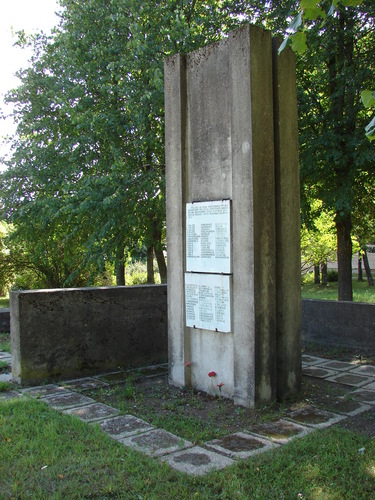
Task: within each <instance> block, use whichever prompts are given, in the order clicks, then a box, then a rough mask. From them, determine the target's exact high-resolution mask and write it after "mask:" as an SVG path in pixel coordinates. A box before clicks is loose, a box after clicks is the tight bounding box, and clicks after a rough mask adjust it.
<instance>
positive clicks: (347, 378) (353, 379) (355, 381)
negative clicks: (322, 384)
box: [325, 372, 374, 387]
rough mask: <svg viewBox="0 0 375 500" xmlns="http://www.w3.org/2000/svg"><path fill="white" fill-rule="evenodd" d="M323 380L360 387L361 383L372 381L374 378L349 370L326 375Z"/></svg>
mask: <svg viewBox="0 0 375 500" xmlns="http://www.w3.org/2000/svg"><path fill="white" fill-rule="evenodd" d="M325 380H328V381H329V382H336V383H337V384H344V385H350V386H352V387H362V386H363V385H366V384H370V383H371V382H374V379H373V378H371V377H363V376H362V375H357V374H355V373H350V372H346V373H342V374H340V375H336V376H334V377H328V378H326V379H325Z"/></svg>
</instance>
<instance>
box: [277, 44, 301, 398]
mask: <svg viewBox="0 0 375 500" xmlns="http://www.w3.org/2000/svg"><path fill="white" fill-rule="evenodd" d="M278 48H279V42H278V40H276V39H274V40H273V69H274V78H273V97H274V123H275V188H276V211H275V212H276V366H277V377H276V379H277V397H278V399H279V400H283V399H285V398H288V397H290V396H292V395H295V394H296V393H297V392H298V391H299V389H300V388H301V380H302V377H301V349H300V346H301V293H300V270H301V263H300V261H301V249H300V197H299V192H300V188H299V163H298V118H297V116H298V114H297V89H296V81H295V72H296V65H295V57H294V54H293V52H292V51H291V50H290V49H288V50H283V52H282V53H281V54H280V55H279V54H278Z"/></svg>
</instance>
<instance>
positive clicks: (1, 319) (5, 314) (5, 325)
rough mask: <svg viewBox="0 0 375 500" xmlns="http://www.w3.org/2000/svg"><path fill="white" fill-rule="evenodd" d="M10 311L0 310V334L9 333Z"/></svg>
mask: <svg viewBox="0 0 375 500" xmlns="http://www.w3.org/2000/svg"><path fill="white" fill-rule="evenodd" d="M9 311H10V310H9V309H6V308H1V309H0V332H10V312H9Z"/></svg>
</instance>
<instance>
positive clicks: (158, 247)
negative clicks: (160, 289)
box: [154, 229, 167, 283]
mask: <svg viewBox="0 0 375 500" xmlns="http://www.w3.org/2000/svg"><path fill="white" fill-rule="evenodd" d="M154 239H155V256H156V260H157V262H158V268H159V274H160V282H161V283H166V282H167V265H166V263H165V257H164V253H163V249H162V244H161V231H160V230H159V229H155V231H154Z"/></svg>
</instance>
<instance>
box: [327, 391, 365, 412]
mask: <svg viewBox="0 0 375 500" xmlns="http://www.w3.org/2000/svg"><path fill="white" fill-rule="evenodd" d="M369 409H370V406H367V405H363V404H361V403H360V402H358V401H355V400H353V399H349V398H348V397H347V396H341V397H338V398H337V399H336V400H335V401H331V402H330V410H332V411H333V412H334V413H340V414H342V415H346V416H348V417H354V416H355V415H358V414H359V413H362V412H364V411H367V410H369Z"/></svg>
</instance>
